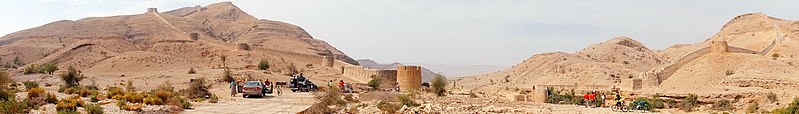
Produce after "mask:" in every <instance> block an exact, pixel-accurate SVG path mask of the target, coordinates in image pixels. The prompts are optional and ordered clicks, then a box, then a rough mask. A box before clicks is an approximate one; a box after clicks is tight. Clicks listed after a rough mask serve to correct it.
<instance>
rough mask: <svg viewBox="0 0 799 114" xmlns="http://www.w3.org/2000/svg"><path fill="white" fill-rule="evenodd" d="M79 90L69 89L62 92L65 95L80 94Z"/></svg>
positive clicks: (77, 88) (78, 88)
mask: <svg viewBox="0 0 799 114" xmlns="http://www.w3.org/2000/svg"><path fill="white" fill-rule="evenodd" d="M80 90H81V88H80V87H69V88H67V89H66V90H64V93H66V94H80Z"/></svg>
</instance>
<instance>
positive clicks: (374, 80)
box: [366, 75, 381, 90]
mask: <svg viewBox="0 0 799 114" xmlns="http://www.w3.org/2000/svg"><path fill="white" fill-rule="evenodd" d="M370 77H372V80H369V83H367V84H366V85H369V87H372V89H373V90H377V88H378V87H380V82H381V79H380V77H378V76H377V75H372V76H370Z"/></svg>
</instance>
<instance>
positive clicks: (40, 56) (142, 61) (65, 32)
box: [0, 2, 357, 71]
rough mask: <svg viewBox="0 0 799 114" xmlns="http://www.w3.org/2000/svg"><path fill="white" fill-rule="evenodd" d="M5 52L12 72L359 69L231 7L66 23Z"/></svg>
mask: <svg viewBox="0 0 799 114" xmlns="http://www.w3.org/2000/svg"><path fill="white" fill-rule="evenodd" d="M153 10H154V9H153ZM0 45H2V46H0V63H3V64H5V65H4V66H8V67H14V66H22V65H27V64H45V63H54V64H57V65H59V66H76V67H78V68H81V69H89V68H91V69H97V70H98V71H104V70H111V71H121V70H145V69H163V68H166V69H175V68H181V69H185V68H188V67H203V68H213V67H219V66H220V65H221V61H220V59H221V58H222V56H225V57H227V61H228V62H229V63H227V64H231V65H229V66H231V67H234V68H248V67H247V66H248V65H254V64H257V62H258V61H259V60H261V59H266V60H268V61H270V63H273V65H274V66H276V67H275V68H280V67H281V66H283V67H287V66H289V65H292V64H294V63H297V64H302V65H304V64H305V63H312V62H310V61H308V59H307V55H316V56H319V55H331V54H333V55H336V57H337V59H338V60H341V61H345V62H348V63H350V64H357V62H356V61H355V60H353V59H351V58H350V57H348V56H347V55H346V54H344V53H343V52H341V51H339V50H337V49H336V48H335V47H333V46H331V45H329V44H328V43H326V42H324V41H322V40H318V39H314V38H313V37H312V36H311V35H309V34H308V33H307V32H306V31H305V30H303V29H302V28H300V27H298V26H295V25H292V24H288V23H284V22H279V21H271V20H265V19H258V18H256V17H253V16H251V15H249V14H247V13H246V12H244V11H242V10H241V9H239V8H238V7H236V6H235V5H233V4H232V3H230V2H222V3H215V4H211V5H208V6H205V7H201V6H195V7H184V8H179V9H176V10H172V11H166V12H160V13H159V12H157V11H147V12H146V13H145V10H144V8H143V9H142V13H141V14H132V15H120V16H109V17H89V18H84V19H80V20H74V21H73V20H61V21H56V22H52V23H48V24H45V25H42V26H39V27H34V28H30V29H26V30H22V31H18V32H14V33H11V34H8V35H5V36H3V37H2V38H0ZM304 57H305V58H306V59H300V58H304ZM312 59H315V58H312ZM96 66H103V68H94V67H96ZM122 66H127V67H122ZM178 66H180V67H178ZM297 66H300V65H297ZM108 67H115V68H108ZM130 67H136V68H141V69H129V68H130Z"/></svg>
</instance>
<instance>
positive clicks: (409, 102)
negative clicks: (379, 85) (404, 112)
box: [399, 94, 421, 107]
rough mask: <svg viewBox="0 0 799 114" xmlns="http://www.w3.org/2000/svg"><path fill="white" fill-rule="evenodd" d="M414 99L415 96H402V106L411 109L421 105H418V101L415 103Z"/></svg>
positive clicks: (400, 98)
mask: <svg viewBox="0 0 799 114" xmlns="http://www.w3.org/2000/svg"><path fill="white" fill-rule="evenodd" d="M412 97H413V96H412V95H411V94H404V95H400V96H399V101H400V104H402V105H404V106H409V107H416V106H419V105H421V104H419V103H416V101H413V98H412Z"/></svg>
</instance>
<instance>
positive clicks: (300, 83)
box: [288, 75, 317, 92]
mask: <svg viewBox="0 0 799 114" xmlns="http://www.w3.org/2000/svg"><path fill="white" fill-rule="evenodd" d="M288 85H289V88H290V89H291V92H297V91H300V92H309V91H316V90H317V87H316V84H313V82H311V81H310V80H308V79H307V78H305V77H303V76H302V75H299V76H292V77H291V79H290V81H289V84H288Z"/></svg>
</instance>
